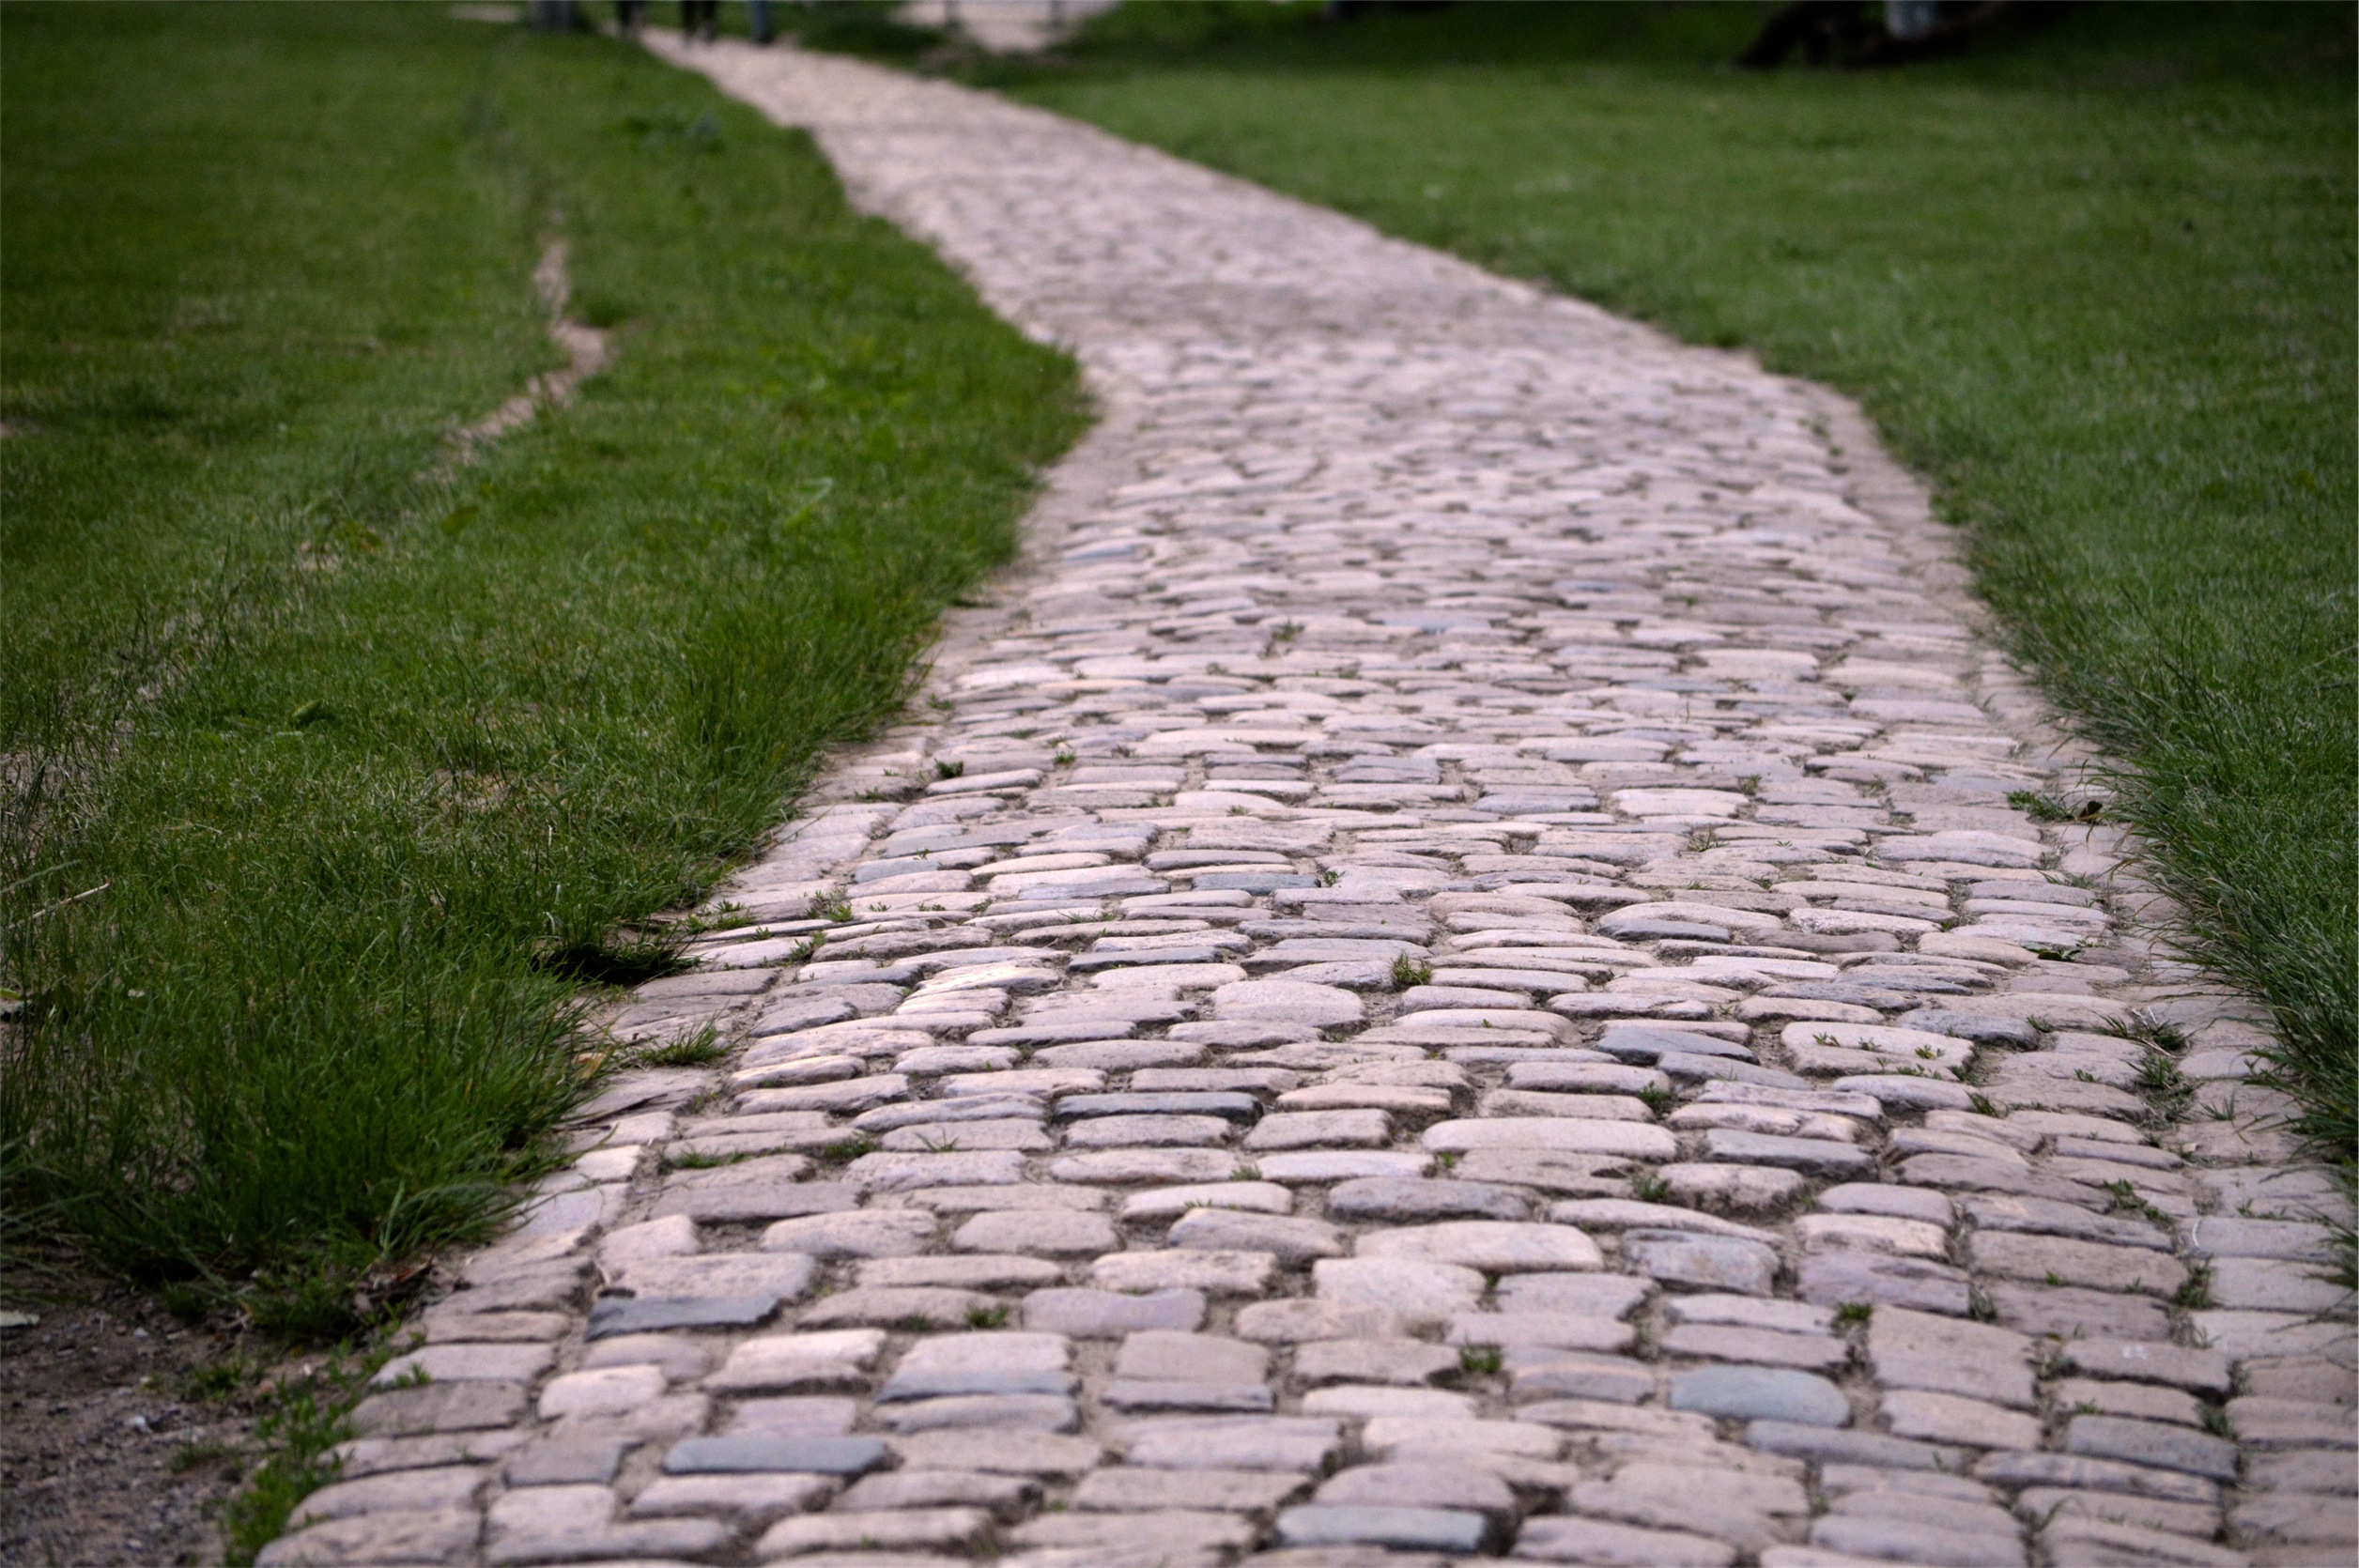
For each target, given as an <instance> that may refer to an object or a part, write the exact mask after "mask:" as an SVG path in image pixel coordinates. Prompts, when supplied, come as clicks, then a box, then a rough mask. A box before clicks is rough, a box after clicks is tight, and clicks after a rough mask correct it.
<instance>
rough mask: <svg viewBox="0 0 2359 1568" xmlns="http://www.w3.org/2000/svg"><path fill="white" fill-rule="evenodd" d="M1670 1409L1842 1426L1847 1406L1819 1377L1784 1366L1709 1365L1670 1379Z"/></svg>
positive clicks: (1848, 1415)
mask: <svg viewBox="0 0 2359 1568" xmlns="http://www.w3.org/2000/svg"><path fill="white" fill-rule="evenodd" d="M1671 1407H1672V1408H1673V1409H1674V1410H1697V1411H1701V1412H1702V1413H1704V1414H1705V1415H1709V1416H1721V1417H1735V1418H1738V1419H1741V1420H1746V1421H1780V1422H1796V1423H1799V1424H1801V1425H1805V1426H1842V1425H1843V1424H1844V1423H1846V1422H1849V1421H1850V1420H1851V1404H1850V1402H1849V1401H1848V1400H1846V1399H1844V1398H1843V1396H1842V1391H1841V1390H1840V1389H1838V1388H1836V1387H1835V1386H1834V1385H1833V1384H1832V1383H1829V1382H1828V1381H1827V1379H1825V1378H1824V1377H1819V1376H1813V1375H1812V1374H1810V1373H1807V1372H1796V1371H1793V1370H1791V1369H1786V1368H1771V1367H1746V1366H1712V1367H1698V1368H1696V1369H1695V1370H1694V1371H1691V1372H1680V1373H1674V1374H1673V1375H1672V1379H1671Z"/></svg>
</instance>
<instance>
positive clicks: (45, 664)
mask: <svg viewBox="0 0 2359 1568" xmlns="http://www.w3.org/2000/svg"><path fill="white" fill-rule="evenodd" d="M0 47H5V50H6V54H7V58H8V94H7V97H6V100H5V103H0V133H5V136H6V139H7V146H8V159H7V164H6V169H5V184H4V185H0V223H5V233H6V236H7V246H6V252H5V255H4V256H0V284H4V285H5V286H4V287H0V331H4V332H5V339H4V342H5V361H4V362H0V421H5V422H6V423H7V425H8V428H9V431H10V434H8V436H7V437H6V438H4V439H0V529H5V533H0V552H5V554H4V555H0V559H5V561H6V563H7V570H6V573H5V584H4V586H0V592H5V599H4V600H0V660H4V661H5V666H6V668H7V669H8V680H7V681H6V682H5V683H0V730H5V733H0V761H4V762H5V765H6V767H7V769H8V785H9V787H8V790H7V791H6V792H5V793H0V809H5V811H6V818H5V823H4V824H0V825H4V826H5V832H4V833H0V854H4V855H5V861H4V862H0V884H5V886H6V912H5V914H6V919H7V920H8V927H7V940H8V946H7V949H6V954H5V958H6V964H7V973H6V978H5V983H6V984H7V985H8V987H9V988H11V989H12V990H13V991H14V992H17V994H18V995H19V996H20V997H21V998H22V1006H21V1007H18V1008H17V1010H16V1011H15V1012H14V1015H13V1017H12V1018H11V1019H10V1020H9V1022H8V1026H7V1034H6V1036H5V1037H0V1047H4V1048H5V1070H0V1157H4V1158H5V1166H4V1167H0V1171H4V1174H5V1181H6V1189H5V1191H6V1201H7V1203H8V1207H9V1209H10V1213H11V1218H12V1220H13V1221H14V1222H16V1223H15V1227H14V1234H15V1238H16V1239H18V1240H20V1241H21V1240H23V1239H24V1238H25V1237H26V1235H27V1232H28V1229H29V1231H30V1232H31V1233H33V1234H35V1235H48V1236H54V1237H62V1238H65V1239H67V1240H68V1241H69V1242H70V1243H71V1244H72V1245H73V1246H75V1247H76V1248H77V1249H79V1250H80V1252H81V1254H82V1255H83V1256H84V1257H85V1258H86V1259H88V1260H89V1261H91V1262H93V1263H95V1264H97V1265H99V1266H100V1267H104V1268H111V1269H115V1270H117V1271H120V1272H123V1273H126V1274H128V1275H130V1276H131V1277H132V1278H134V1279H136V1280H139V1281H142V1282H144V1283H146V1284H152V1285H156V1286H160V1287H164V1288H166V1289H167V1292H168V1295H167V1299H173V1300H177V1301H184V1302H186V1303H187V1304H188V1305H190V1306H191V1307H192V1308H195V1307H201V1306H203V1305H206V1304H208V1303H211V1302H218V1301H221V1300H223V1299H225V1298H233V1297H234V1298H236V1299H239V1301H240V1303H241V1304H242V1305H244V1306H245V1308H246V1309H247V1310H248V1311H249V1312H250V1313H251V1314H253V1315H254V1318H255V1319H256V1320H257V1321H259V1322H262V1323H263V1324H265V1325H266V1326H272V1327H277V1328H280V1329H284V1330H291V1331H302V1332H316V1333H332V1332H335V1331H338V1330H341V1329H342V1328H343V1327H344V1326H345V1325H346V1324H347V1321H348V1317H349V1313H350V1308H349V1307H348V1305H347V1303H348V1301H349V1299H350V1297H351V1294H352V1289H353V1285H354V1283H355V1282H356V1280H359V1279H361V1278H362V1277H363V1276H365V1275H366V1273H367V1271H368V1270H370V1269H372V1268H378V1267H380V1266H382V1265H384V1264H385V1263H387V1262H389V1261H391V1260H394V1259H398V1258H401V1257H403V1256H405V1255H408V1254H411V1253H416V1252H418V1251H420V1250H421V1249H425V1248H430V1247H435V1246H439V1245H443V1244H448V1243H451V1242H454V1241H458V1240H464V1239H466V1238H468V1237H475V1236H480V1235H482V1234H484V1233H485V1231H486V1229H487V1227H488V1226H489V1225H490V1224H491V1223H492V1222H494V1221H495V1220H496V1219H497V1218H498V1216H499V1215H500V1214H501V1212H502V1206H503V1205H504V1204H506V1203H507V1202H508V1201H510V1200H509V1199H507V1198H506V1197H505V1196H504V1194H503V1184H505V1183H507V1182H509V1181H511V1180H513V1179H515V1178H517V1177H519V1176H529V1175H530V1174H531V1173H532V1171H533V1170H534V1169H535V1168H537V1165H538V1162H539V1161H544V1160H546V1159H547V1156H548V1151H549V1140H548V1138H547V1134H548V1132H549V1131H550V1130H551V1129H552V1127H553V1126H554V1125H555V1124H556V1123H557V1122H558V1121H559V1120H560V1119H561V1118H562V1116H563V1114H564V1112H565V1111H566V1109H567V1108H568V1107H569V1106H570V1105H572V1104H574V1103H576V1102H577V1101H578V1098H579V1096H580V1095H581V1094H582V1092H583V1089H584V1085H585V1084H586V1083H587V1082H588V1081H589V1078H590V1075H591V1073H592V1071H593V1064H590V1063H587V1062H585V1061H584V1060H582V1059H581V1058H580V1057H579V1056H578V1049H579V1044H578V1039H577V1038H575V1037H574V1036H573V1034H572V1033H571V1029H570V1023H571V1020H572V1017H573V1008H574V1007H575V1006H576V998H577V997H578V993H579V977H580V976H582V975H584V974H592V975H598V974H603V975H608V976H622V975H626V974H628V973H629V972H631V970H632V969H633V968H634V967H637V968H640V969H645V968H648V967H651V966H660V964H661V963H662V962H663V961H664V954H663V953H662V952H661V951H659V950H650V949H649V948H647V947H646V946H645V945H643V944H642V945H639V946H634V945H633V941H634V939H633V938H631V937H630V935H629V933H630V932H631V931H632V930H633V928H634V925H635V923H637V922H640V921H641V920H642V919H643V918H644V917H645V916H647V915H651V914H653V913H655V912H656V911H659V910H662V909H665V908H667V907H671V906H676V905H679V904H681V903H682V902H684V901H686V900H688V899H693V898H695V897H697V896H698V895H699V893H700V892H701V891H702V889H703V888H705V887H706V886H708V885H709V884H710V883H711V882H712V880H713V879H714V878H715V877H716V876H717V874H718V873H719V872H720V871H721V870H722V869H724V868H725V867H726V865H727V864H728V863H729V862H730V860H731V857H732V856H734V855H738V854H741V853H744V852H745V851H746V850H747V849H748V846H749V845H751V844H752V843H753V842H754V840H755V839H756V838H758V837H759V836H760V834H761V833H762V832H763V829H764V828H765V827H766V826H768V825H769V824H770V823H771V822H774V821H776V820H777V818H778V817H779V814H780V812H781V809H782V808H783V807H784V806H785V804H786V803H787V802H789V801H790V800H791V799H792V798H793V796H794V792H795V791H796V790H797V788H798V787H799V786H800V785H801V784H802V783H803V782H804V781H805V780H806V779H807V777H808V776H809V770H810V768H811V765H812V762H813V759H814V757H815V756H816V754H817V752H818V750H819V748H820V747H821V746H824V745H825V744H826V743H829V742H833V741H837V740H840V739H843V738H845V737H848V736H851V735H853V734H856V733H857V732H859V731H861V730H864V729H865V728H867V727H869V726H871V725H872V724H874V723H875V722H876V721H877V720H878V719H879V718H880V717H882V716H885V715H889V714H890V713H892V712H894V711H895V710H896V709H897V707H898V704H899V702H900V700H901V698H902V694H903V693H904V691H905V690H906V686H907V677H908V674H909V671H910V669H911V661H912V658H913V655H915V654H916V653H917V652H918V651H919V650H920V649H921V648H922V647H923V646H924V644H925V642H926V639H927V638H928V636H929V632H930V628H931V626H932V624H933V620H934V618H935V615H936V614H937V612H938V610H939V609H940V608H941V607H942V606H943V605H944V604H945V603H946V602H947V601H948V599H949V598H950V597H951V596H952V595H954V594H956V593H957V592H959V591H960V590H961V589H962V588H963V587H964V586H965V585H967V584H968V583H970V582H972V581H973V580H974V579H975V578H976V576H977V575H978V574H979V573H981V572H983V571H985V570H986V569H988V568H989V567H991V566H992V565H993V564H994V563H995V562H997V561H1002V560H1004V559H1005V558H1006V557H1007V556H1008V555H1009V553H1010V548H1011V546H1012V544H1013V541H1014V523H1015V520H1016V518H1017V516H1018V515H1020V512H1021V510H1022V507H1023V505H1024V503H1025V500H1026V498H1027V497H1028V495H1029V494H1030V491H1031V487H1032V484H1033V475H1034V473H1035V471H1036V469H1037V467H1038V466H1039V465H1040V464H1041V463H1043V462H1045V461H1047V460H1049V459H1051V458H1053V457H1054V456H1055V455H1056V453H1058V452H1060V451H1061V450H1062V449H1063V447H1064V446H1065V445H1066V443H1067V442H1069V441H1070V440H1071V439H1072V437H1073V435H1074V434H1075V433H1076V432H1077V431H1078V429H1079V428H1080V425H1081V423H1082V421H1083V418H1084V414H1083V410H1082V408H1081V407H1080V405H1079V402H1078V399H1077V392H1076V385H1077V383H1076V381H1075V378H1074V376H1073V372H1072V367H1071V366H1070V364H1069V363H1067V362H1066V361H1064V360H1062V359H1061V358H1059V357H1058V356H1056V355H1055V354H1053V353H1051V352H1049V351H1047V350H1044V349H1041V348H1040V347H1037V346H1032V345H1030V344H1028V343H1026V342H1025V340H1024V339H1022V338H1021V337H1020V336H1019V335H1018V334H1017V333H1015V332H1014V331H1012V330H1010V329H1009V328H1007V327H1005V326H1003V325H1002V324H1000V323H998V322H997V321H996V320H994V318H992V317H991V316H990V315H988V314H987V313H986V312H985V311H984V310H983V309H982V308H981V306H980V305H979V303H978V302H977V301H976V300H974V299H973V298H972V296H971V295H970V294H969V293H968V291H967V290H966V289H965V287H964V285H963V284H960V283H959V282H958V281H957V280H956V279H955V278H954V277H953V276H952V275H951V274H950V273H949V272H948V270H947V269H945V268H943V267H942V266H941V265H940V264H939V263H937V262H936V261H935V260H934V259H933V256H932V255H930V254H928V253H926V252H925V251H924V250H922V249H921V248H919V247H917V245H914V244H912V243H910V242H909V241H907V240H905V239H903V238H901V237H900V236H899V235H897V234H896V233H895V232H893V231H892V230H891V229H889V228H888V227H887V226H886V225H884V224H882V223H874V222H871V221H870V220H867V219H864V218H860V217H857V216H856V215H854V214H852V213H851V212H849V211H848V210H847V209H846V208H845V207H844V205H843V202H842V200H841V197H840V192H839V191H838V189H837V186H836V183H835V180H834V177H833V176H832V174H831V173H830V172H829V171H828V169H827V168H826V166H825V163H824V162H823V161H822V160H821V159H820V158H819V157H818V156H817V155H816V153H815V152H814V150H813V149H812V148H811V147H810V146H809V143H808V142H807V141H806V140H804V139H802V138H800V137H798V136H793V135H789V134H786V133H782V132H780V131H777V130H776V129H774V128H772V127H769V126H768V125H766V124H764V123H763V122H761V121H759V120H758V119H757V118H756V117H755V116H754V115H752V114H751V113H750V112H749V111H748V110H746V109H743V108H741V107H738V106H736V105H733V104H731V103H729V102H726V101H724V100H722V99H721V98H720V97H719V96H718V95H717V94H716V93H715V92H714V91H713V90H712V89H711V88H710V87H708V86H707V85H704V84H703V83H702V81H701V80H698V79H694V78H691V77H689V76H687V75H685V74H683V73H680V72H676V71H673V70H671V69H668V68H666V67H664V66H662V65H660V64H658V63H656V62H655V61H654V60H653V59H651V58H649V57H647V56H645V55H644V54H641V53H640V52H639V51H638V50H636V49H633V48H630V47H627V46H624V45H622V44H619V43H615V42H610V41H608V40H604V39H600V38H591V37H570V38H547V37H536V36H533V35H530V34H527V33H525V32H524V31H522V30H521V29H517V28H512V27H504V28H503V27H486V26H483V25H480V24H476V23H466V22H459V21H454V20H451V19H450V18H449V17H448V15H447V14H446V12H445V10H444V8H441V7H439V6H436V7H425V6H392V7H363V6H352V5H340V6H247V7H221V6H213V7H201V8H197V7H190V8H165V7H107V8H97V7H74V6H11V7H8V8H7V9H6V10H5V12H0ZM558 234H562V235H563V237H564V238H566V240H567V242H568V244H569V246H570V250H571V257H572V263H571V264H572V269H573V274H574V284H575V298H576V312H577V314H578V315H580V316H582V317H583V318H584V319H587V320H590V321H592V322H593V323H594V324H596V325H602V326H607V327H609V328H610V329H611V331H612V332H613V340H612V343H613V349H614V358H613V361H612V363H611V365H610V367H609V369H608V370H607V371H606V372H605V373H604V374H602V375H601V376H599V377H594V379H592V380H591V381H589V382H588V383H586V384H585V385H584V386H583V388H582V390H581V393H580V396H579V399H578V402H577V403H576V404H575V405H574V406H572V407H569V408H567V409H565V410H563V411H562V412H559V413H556V414H553V415H549V416H545V417H544V418H542V419H541V420H539V421H537V422H536V423H533V424H532V425H530V426H528V427H527V428H525V429H522V430H520V431H517V432H516V433H514V434H512V435H511V436H509V437H508V438H506V439H505V440H504V441H503V442H501V444H500V445H499V446H498V447H497V448H495V449H494V450H493V451H492V452H491V453H489V455H488V456H487V458H486V461H484V462H483V463H481V464H480V465H478V466H477V467H475V468H473V469H468V470H466V471H465V472H464V473H462V474H461V475H460V476H459V477H457V478H456V479H438V478H435V477H432V474H433V470H435V469H436V468H437V467H438V465H439V462H440V460H441V458H442V455H443V453H444V442H445V439H446V435H447V433H448V432H449V431H451V430H452V429H454V428H455V427H456V426H458V425H461V424H463V423H467V422H469V421H470V420H473V419H476V418H479V417H481V416H482V415H484V414H485V413H486V412H488V411H489V410H490V409H492V408H493V407H497V406H498V405H499V404H500V402H501V400H502V399H504V398H506V397H508V396H510V395H512V394H513V393H515V392H517V391H518V390H520V389H521V388H522V386H523V385H524V383H525V381H526V380H527V379H528V377H531V376H532V374H534V373H536V372H538V371H541V370H543V369H546V368H548V367H549V366H550V365H551V364H552V363H554V362H555V361H556V360H557V358H558V356H557V355H556V354H555V352H554V351H553V350H552V349H551V347H550V346H549V344H548V342H547V337H546V334H545V331H544V324H543V322H542V320H541V318H540V315H539V308H538V306H537V303H536V301H535V297H534V294H533V291H532V284H531V272H532V266H533V263H534V261H535V259H536V258H537V256H538V255H539V254H540V252H541V249H542V245H543V243H544V240H545V239H546V238H547V237H549V236H551V235H558ZM618 933H620V934H618Z"/></svg>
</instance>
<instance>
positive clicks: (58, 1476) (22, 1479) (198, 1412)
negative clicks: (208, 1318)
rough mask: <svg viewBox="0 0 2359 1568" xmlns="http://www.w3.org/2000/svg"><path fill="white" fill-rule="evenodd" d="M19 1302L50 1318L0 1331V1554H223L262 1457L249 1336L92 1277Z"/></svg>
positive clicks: (6, 1557) (122, 1558)
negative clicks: (245, 1362)
mask: <svg viewBox="0 0 2359 1568" xmlns="http://www.w3.org/2000/svg"><path fill="white" fill-rule="evenodd" d="M8 1306H9V1309H10V1310H12V1311H23V1312H29V1313H38V1314H39V1316H40V1321H39V1323H38V1324H34V1325H32V1326H29V1327H19V1328H11V1329H7V1330H0V1562H7V1563H12V1564H13V1563H23V1564H27V1565H32V1564H57V1565H60V1568H68V1565H74V1568H78V1565H82V1564H97V1563H125V1564H130V1563H143V1564H144V1563H157V1564H162V1563H214V1562H219V1561H221V1560H222V1559H223V1545H222V1539H221V1531H220V1529H219V1527H218V1525H217V1524H216V1522H215V1521H216V1519H217V1518H218V1516H219V1514H220V1511H221V1508H222V1505H223V1504H224V1502H225V1501H227V1499H228V1498H229V1496H230V1494H231V1493H232V1492H233V1491H235V1490H236V1487H237V1484H238V1482H239V1478H240V1476H241V1474H242V1473H243V1469H244V1467H245V1466H246V1465H248V1464H250V1463H251V1462H252V1458H253V1455H252V1453H251V1452H250V1448H249V1438H250V1437H251V1434H252V1432H253V1427H254V1420H253V1414H252V1411H251V1409H250V1408H249V1407H247V1406H246V1404H245V1403H244V1398H245V1396H246V1395H247V1393H248V1392H249V1388H248V1385H249V1382H250V1380H249V1379H248V1378H246V1377H244V1376H238V1375H235V1374H228V1373H225V1372H224V1369H225V1368H230V1367H234V1366H235V1365H237V1364H238V1357H239V1338H238V1336H237V1335H235V1334H233V1333H230V1332H225V1331H224V1332H216V1331H213V1330H207V1329H203V1328H196V1329H192V1328H190V1327H188V1326H187V1325H185V1324H182V1323H181V1322H179V1321H178V1320H177V1319H176V1318H174V1317H173V1316H171V1314H167V1313H165V1312H163V1311H162V1310H161V1309H159V1308H157V1307H156V1306H155V1305H154V1304H153V1303H152V1302H149V1301H147V1300H146V1299H144V1298H142V1297H140V1296H138V1295H136V1294H134V1293H132V1292H131V1291H129V1290H124V1289H119V1288H110V1287H107V1286H104V1285H100V1284H89V1283H84V1284H81V1285H79V1286H78V1287H69V1288H61V1289H59V1290H58V1291H57V1292H56V1294H55V1297H54V1298H53V1299H44V1300H36V1301H25V1300H23V1299H11V1300H10V1302H9V1303H8ZM216 1387H217V1388H218V1389H219V1393H218V1394H213V1395H212V1396H210V1397H208V1393H210V1391H211V1390H212V1389H213V1388H216Z"/></svg>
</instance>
